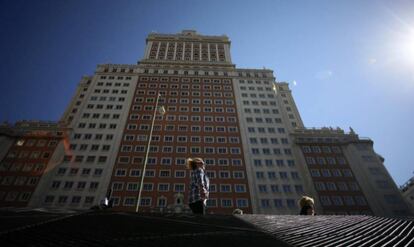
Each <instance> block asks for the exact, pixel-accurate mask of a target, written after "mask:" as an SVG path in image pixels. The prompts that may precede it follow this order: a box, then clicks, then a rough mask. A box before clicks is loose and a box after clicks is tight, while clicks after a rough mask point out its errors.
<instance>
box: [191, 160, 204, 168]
mask: <svg viewBox="0 0 414 247" xmlns="http://www.w3.org/2000/svg"><path fill="white" fill-rule="evenodd" d="M192 162H196V163H200V162H201V163H202V164H203V165H204V161H203V159H202V158H188V159H187V168H188V169H190V168H191V163H192Z"/></svg>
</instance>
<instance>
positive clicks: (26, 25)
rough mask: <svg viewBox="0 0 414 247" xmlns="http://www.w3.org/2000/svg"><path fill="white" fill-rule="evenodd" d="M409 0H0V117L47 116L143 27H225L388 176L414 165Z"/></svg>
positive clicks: (238, 50) (138, 48) (139, 47)
mask: <svg viewBox="0 0 414 247" xmlns="http://www.w3.org/2000/svg"><path fill="white" fill-rule="evenodd" d="M412 13H414V2H413V1H345V0H343V1H341V0H338V1H317V0H315V1H306V0H303V1H276V0H274V1H237V2H236V1H229V0H228V1H201V0H200V1H197V0H194V1H190V0H188V1H172V0H171V1H167V0H165V1H149V0H148V1H122V0H120V1H87V0H85V1H80V0H79V1H63V0H54V1H7V0H5V1H1V3H0V35H1V37H2V38H1V39H0V44H1V45H0V54H1V66H0V73H1V76H2V80H1V84H0V90H1V92H2V96H1V97H0V105H1V107H0V121H5V120H8V121H9V122H14V121H16V120H21V119H41V120H57V119H59V118H60V116H61V115H62V113H63V111H64V109H65V107H66V105H67V104H68V102H69V101H70V99H71V97H72V95H73V93H74V90H75V88H76V85H77V83H78V82H79V79H80V77H81V76H82V75H90V74H93V72H94V69H95V68H96V65H97V64H99V63H123V64H133V63H136V62H137V61H138V60H139V59H141V58H142V56H143V51H144V46H145V37H146V35H147V34H148V33H149V32H151V31H156V32H161V33H177V32H180V31H181V30H182V29H196V30H197V31H198V32H199V33H203V34H211V35H221V34H227V35H228V36H229V37H230V39H231V40H232V45H231V52H232V59H233V62H234V63H235V64H236V65H237V67H239V68H262V67H266V68H270V69H273V70H274V71H275V75H276V78H277V80H278V81H286V82H289V83H290V86H291V89H292V90H293V95H294V97H295V100H296V103H297V105H298V107H299V110H300V113H301V115H302V118H303V120H304V122H305V125H306V126H308V127H321V126H333V127H336V126H339V127H341V128H345V129H348V128H349V126H352V128H353V129H354V130H355V131H356V132H357V133H358V134H360V136H363V137H370V138H372V139H373V140H374V147H375V149H376V151H377V152H378V153H380V154H381V155H383V156H384V157H385V164H386V166H387V168H388V170H389V172H390V173H391V175H392V176H393V178H394V179H395V181H396V183H397V184H398V185H400V184H402V183H404V182H405V181H406V180H408V179H409V178H410V177H411V176H413V171H414V155H411V149H412V146H413V140H414V134H413V133H414V132H413V131H412V130H411V127H412V126H413V123H414V97H413V95H414V15H413V14H412Z"/></svg>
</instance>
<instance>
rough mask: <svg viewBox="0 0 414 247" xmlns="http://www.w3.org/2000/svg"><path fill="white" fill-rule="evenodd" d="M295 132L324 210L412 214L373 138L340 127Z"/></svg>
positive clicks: (298, 149) (298, 152) (297, 147)
mask: <svg viewBox="0 0 414 247" xmlns="http://www.w3.org/2000/svg"><path fill="white" fill-rule="evenodd" d="M291 136H292V137H293V141H294V143H295V147H294V149H295V153H296V156H297V157H298V158H301V159H302V161H301V163H303V164H304V165H305V167H306V168H307V172H308V176H310V177H311V178H312V184H313V187H314V190H315V191H316V195H317V196H316V200H317V202H318V203H317V205H319V210H320V212H322V213H323V214H374V215H382V216H403V215H408V214H410V209H409V207H408V206H407V204H406V203H405V202H404V200H403V199H402V197H401V194H400V192H399V190H398V188H397V186H396V184H395V183H394V181H393V180H392V178H391V176H390V175H389V173H388V172H387V170H386V168H385V166H384V164H383V162H384V159H383V158H382V157H381V156H380V155H378V154H377V153H375V152H374V150H373V141H372V140H370V139H367V138H360V137H359V136H358V135H357V134H356V133H355V132H354V131H353V130H352V129H351V131H350V132H349V133H345V131H344V130H342V129H339V128H338V129H333V128H321V129H305V128H303V129H300V128H298V129H295V130H294V131H293V132H292V133H291Z"/></svg>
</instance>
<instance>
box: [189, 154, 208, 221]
mask: <svg viewBox="0 0 414 247" xmlns="http://www.w3.org/2000/svg"><path fill="white" fill-rule="evenodd" d="M187 168H188V169H190V195H189V198H188V199H189V200H188V203H189V207H190V209H191V211H192V212H193V213H194V214H202V215H203V214H205V209H206V205H207V199H208V195H209V188H210V180H209V179H208V177H207V175H206V174H205V164H204V161H203V159H201V158H188V159H187Z"/></svg>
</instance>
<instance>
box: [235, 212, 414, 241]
mask: <svg viewBox="0 0 414 247" xmlns="http://www.w3.org/2000/svg"><path fill="white" fill-rule="evenodd" d="M241 219H243V220H244V221H246V222H249V223H251V224H253V225H254V226H256V227H257V228H259V229H261V230H263V231H265V232H267V233H269V234H271V235H273V236H275V237H276V238H277V239H280V240H283V241H285V242H286V243H288V244H290V245H292V246H303V247H305V246H312V247H316V246H335V247H337V246H338V247H339V246H347V247H351V246H414V222H413V221H411V220H401V219H392V218H382V217H373V216H298V215H278V216H276V215H243V216H242V217H241Z"/></svg>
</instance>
